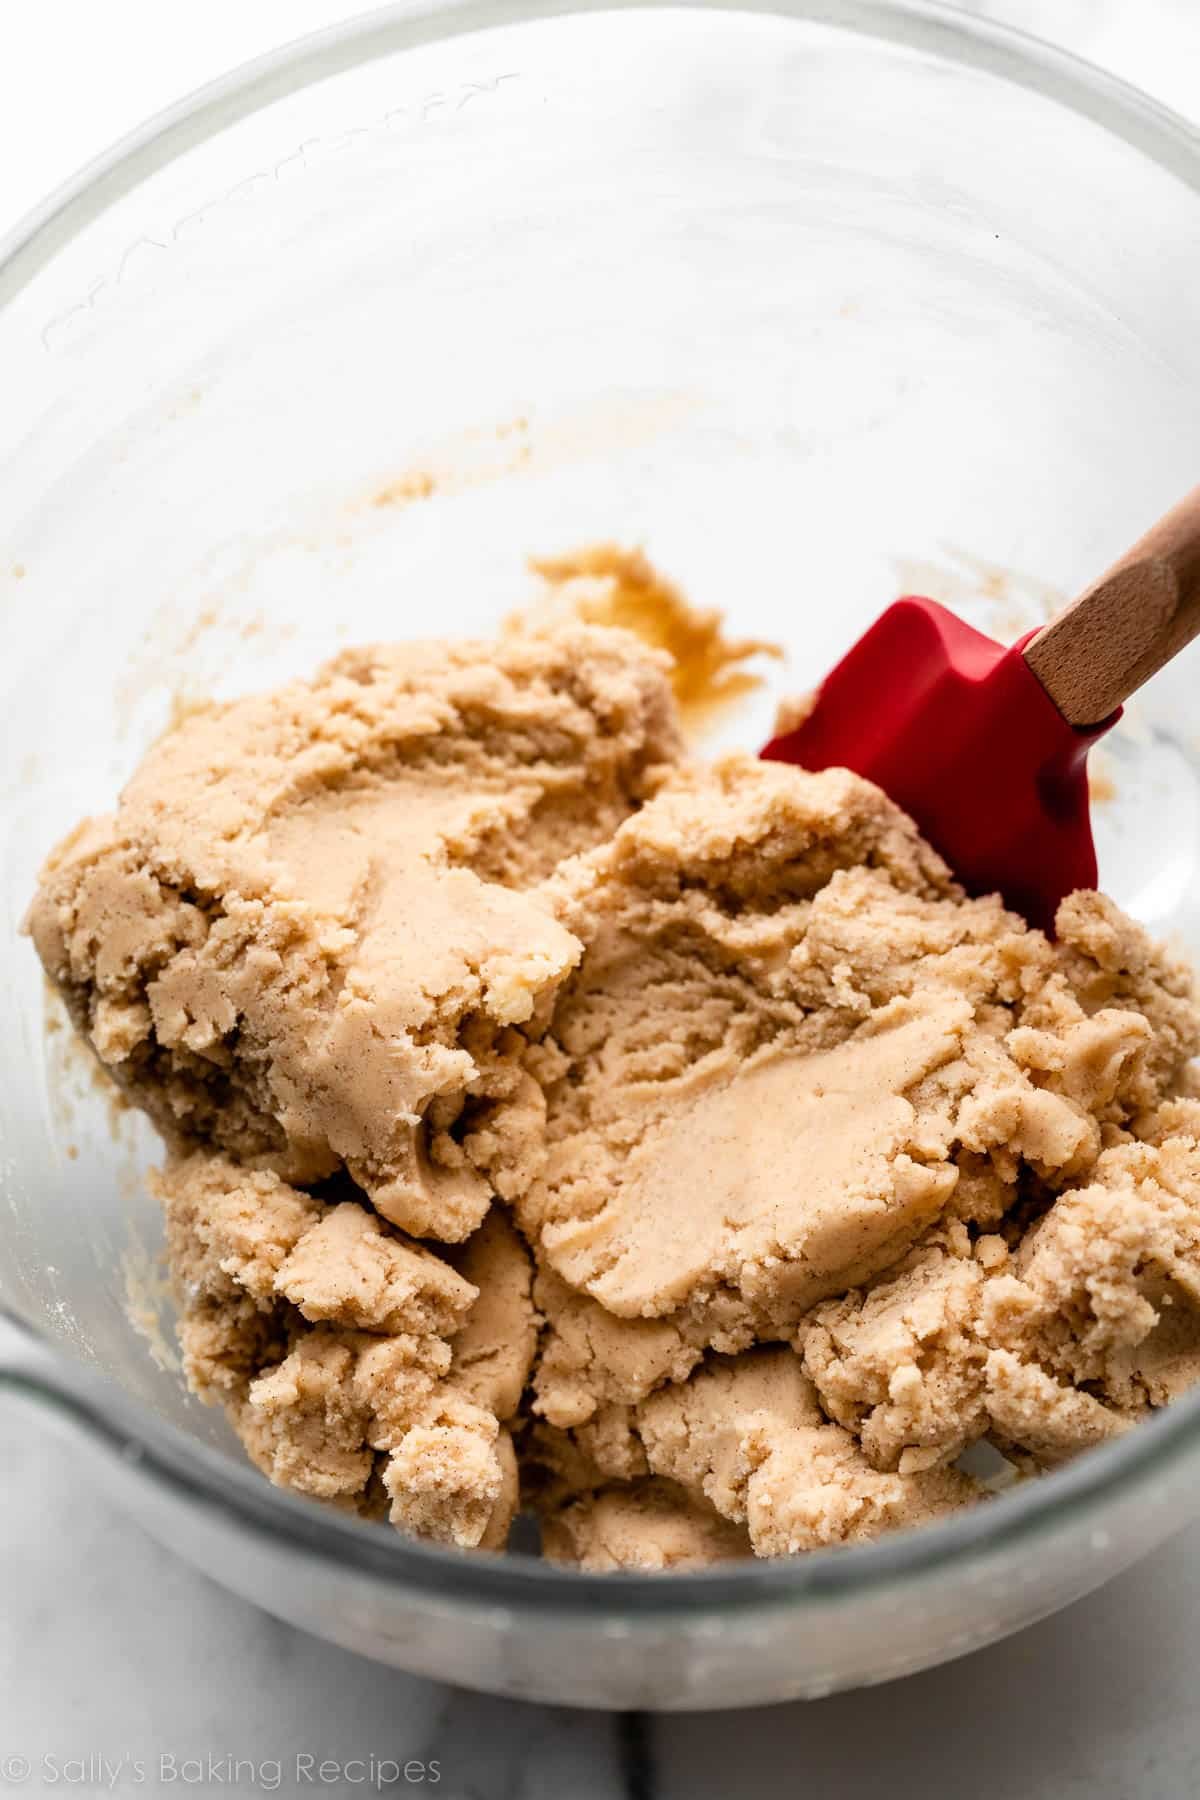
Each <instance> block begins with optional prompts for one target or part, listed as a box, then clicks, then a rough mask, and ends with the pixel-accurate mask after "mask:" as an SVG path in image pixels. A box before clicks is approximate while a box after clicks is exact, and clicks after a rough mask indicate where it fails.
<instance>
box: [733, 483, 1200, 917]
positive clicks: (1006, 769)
mask: <svg viewBox="0 0 1200 1800" xmlns="http://www.w3.org/2000/svg"><path fill="white" fill-rule="evenodd" d="M1197 633H1200V488H1195V489H1193V491H1192V492H1191V493H1190V494H1188V495H1187V496H1186V497H1185V498H1184V499H1183V500H1181V501H1180V502H1179V504H1178V506H1175V507H1172V509H1171V511H1170V512H1169V513H1167V514H1166V515H1165V517H1163V518H1161V519H1160V520H1159V521H1158V524H1157V525H1154V526H1152V527H1151V529H1150V530H1149V531H1148V532H1147V533H1146V535H1145V537H1143V538H1139V540H1138V542H1137V543H1136V544H1135V545H1134V546H1133V548H1132V550H1129V551H1127V552H1126V554H1125V555H1124V556H1123V557H1121V559H1120V561H1119V562H1116V563H1114V564H1113V566H1112V568H1111V569H1109V571H1108V573H1107V574H1105V575H1102V576H1101V578H1100V580H1099V581H1097V582H1094V583H1093V584H1092V586H1091V587H1090V588H1088V589H1087V591H1086V592H1085V593H1083V594H1081V595H1080V596H1079V598H1078V599H1077V600H1073V601H1072V602H1071V604H1070V606H1068V607H1065V608H1064V610H1063V611H1062V612H1061V613H1059V614H1058V616H1057V618H1054V619H1052V620H1051V621H1050V623H1049V625H1046V626H1044V627H1043V628H1042V630H1041V631H1039V632H1036V633H1033V632H1031V633H1030V635H1029V637H1028V638H1023V639H1022V640H1021V642H1020V643H1019V644H1014V645H1012V647H1011V648H1010V649H1007V650H1006V649H1005V648H1004V646H1003V645H1002V644H996V643H993V642H992V640H991V638H988V637H984V635H983V633H982V632H980V631H974V630H973V629H972V628H971V626H970V625H964V624H963V622H962V620H961V619H958V618H956V617H955V616H954V614H953V613H950V612H947V611H946V609H945V607H943V606H938V605H937V604H936V602H934V601H933V600H918V599H910V600H898V601H897V602H896V604H895V605H894V606H890V607H889V608H888V610H887V611H886V612H885V613H884V615H883V617H882V618H881V619H879V620H878V621H877V623H876V624H874V625H872V627H871V629H870V631H868V632H867V634H866V636H865V637H862V638H860V639H859V641H858V643H857V644H855V646H854V648H853V649H852V650H851V651H850V652H849V654H848V655H847V656H844V657H843V658H842V660H841V662H840V663H839V664H838V666H837V668H836V669H834V670H833V672H832V673H831V674H830V675H828V676H827V677H826V679H825V681H824V682H823V684H822V686H821V689H820V691H819V693H818V695H817V698H816V703H815V705H814V707H813V709H812V711H811V713H810V714H809V716H808V717H807V718H806V719H805V720H804V722H803V724H801V725H798V726H797V727H796V729H795V730H794V731H789V732H786V733H784V734H783V735H782V736H780V737H777V738H774V739H772V741H771V743H769V744H768V745H767V747H766V749H765V750H764V751H763V755H764V756H767V757H771V758H772V759H773V760H775V761H777V762H794V763H802V764H803V765H804V767H805V768H808V769H828V768H833V767H839V766H840V767H842V768H847V769H855V770H857V772H858V773H859V774H860V775H866V776H868V777H869V779H870V780H872V781H875V782H878V784H879V786H880V787H881V788H883V789H884V790H885V791H886V792H887V793H889V794H890V795H891V797H892V799H893V800H895V801H897V802H898V803H899V804H900V805H901V806H902V807H903V808H904V810H905V811H906V812H908V813H911V814H912V816H913V818H914V819H915V820H916V821H917V824H918V825H919V826H920V827H921V830H922V831H923V832H924V833H925V836H926V837H927V838H928V839H929V841H930V843H931V844H932V845H933V846H934V848H935V849H937V850H940V851H941V853H942V855H943V856H944V857H945V858H946V861H947V862H948V863H949V864H950V866H951V868H952V869H953V870H954V871H955V873H956V874H957V875H958V877H959V879H960V880H961V881H962V882H963V884H964V886H965V887H966V888H967V889H968V890H969V891H970V892H971V893H975V894H986V893H993V892H999V893H1001V894H1003V896H1004V898H1005V900H1006V901H1007V903H1008V904H1009V906H1011V907H1012V908H1013V909H1014V910H1015V911H1016V912H1020V913H1023V914H1024V915H1025V917H1026V918H1027V919H1028V920H1029V921H1030V923H1031V924H1034V925H1041V926H1044V927H1045V929H1046V930H1047V931H1049V930H1052V929H1053V926H1054V915H1055V913H1056V911H1057V910H1058V903H1059V901H1060V900H1062V899H1063V898H1064V896H1065V895H1067V894H1069V893H1071V892H1072V891H1073V890H1074V889H1075V888H1080V887H1094V886H1095V882H1096V853H1095V851H1094V850H1093V848H1092V827H1091V821H1090V818H1089V816H1088V790H1087V771H1086V768H1085V763H1086V760H1087V753H1088V749H1089V747H1090V746H1091V745H1092V744H1093V743H1095V741H1096V739H1097V738H1098V737H1100V736H1101V735H1102V733H1104V732H1105V731H1107V730H1108V728H1109V726H1110V725H1113V724H1115V722H1116V720H1117V719H1118V718H1119V716H1120V707H1121V702H1122V701H1123V700H1126V699H1128V697H1129V695H1130V694H1132V693H1133V692H1134V691H1135V689H1137V688H1139V687H1140V686H1141V685H1142V683H1143V682H1144V681H1148V680H1149V678H1150V676H1151V675H1153V674H1154V672H1155V671H1156V670H1157V669H1161V668H1162V666H1163V664H1164V663H1166V662H1169V661H1170V659H1171V658H1172V657H1173V656H1175V655H1177V654H1178V652H1179V651H1180V650H1182V649H1183V647H1184V645H1185V644H1189V643H1190V642H1191V640H1192V639H1193V638H1194V637H1195V636H1196V635H1197Z"/></svg>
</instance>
